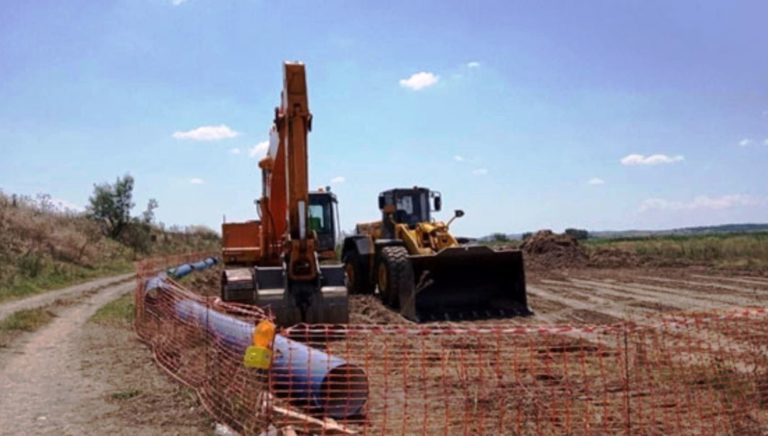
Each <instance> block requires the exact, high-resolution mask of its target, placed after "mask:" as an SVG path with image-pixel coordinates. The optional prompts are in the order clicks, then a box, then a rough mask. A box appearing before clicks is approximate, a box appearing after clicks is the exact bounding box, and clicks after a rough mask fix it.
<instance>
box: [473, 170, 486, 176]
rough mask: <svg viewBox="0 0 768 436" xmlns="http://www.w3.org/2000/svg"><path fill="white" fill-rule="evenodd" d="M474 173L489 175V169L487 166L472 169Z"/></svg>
mask: <svg viewBox="0 0 768 436" xmlns="http://www.w3.org/2000/svg"><path fill="white" fill-rule="evenodd" d="M472 174H474V175H476V176H485V175H488V169H487V168H478V169H476V170H472Z"/></svg>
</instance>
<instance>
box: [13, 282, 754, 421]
mask: <svg viewBox="0 0 768 436" xmlns="http://www.w3.org/2000/svg"><path fill="white" fill-rule="evenodd" d="M218 274H219V271H218V270H211V271H207V272H205V273H202V274H200V275H197V276H195V278H191V279H190V280H189V281H185V283H184V285H185V286H186V287H188V288H189V289H190V290H193V291H197V292H199V293H202V294H207V295H217V294H218ZM133 287H134V283H133V282H127V283H124V284H121V285H114V286H110V285H108V286H107V287H105V288H101V289H100V288H99V287H98V286H97V287H90V288H89V287H86V288H83V289H81V290H80V291H79V292H74V291H72V292H73V293H72V294H71V295H70V294H67V295H70V296H71V297H72V298H70V299H69V300H68V301H67V300H65V302H64V303H61V304H59V305H58V306H57V307H56V308H55V313H56V315H57V317H56V318H55V319H54V320H53V322H52V323H51V324H49V325H48V326H46V327H44V328H43V329H41V330H39V331H37V332H35V333H31V334H26V335H24V336H22V337H21V338H18V340H16V341H15V343H14V344H12V346H11V347H10V348H7V349H2V350H0V389H1V390H2V392H3V395H2V396H1V397H0V422H3V423H4V425H3V426H2V427H1V428H0V434H30V433H32V434H53V433H56V434H59V433H64V434H93V433H106V432H110V433H117V434H129V433H136V432H137V431H138V432H139V433H141V434H206V433H210V432H211V430H210V429H211V423H210V421H209V418H207V417H206V415H205V413H204V412H203V411H202V410H201V409H200V406H199V405H198V403H197V401H196V400H195V397H194V394H193V393H192V391H190V390H188V389H187V388H185V387H183V386H182V385H180V384H177V383H175V382H174V381H173V380H172V379H170V378H169V377H167V376H166V375H165V374H164V373H163V372H162V370H160V369H159V368H158V367H157V365H156V364H155V363H154V361H153V359H152V356H151V354H150V351H149V350H147V348H146V347H144V346H143V345H142V344H141V343H140V342H139V341H138V340H137V339H136V336H135V334H134V332H133V331H132V329H131V328H130V326H128V325H101V324H94V323H89V322H87V320H88V318H89V317H90V316H91V315H92V314H93V313H94V312H95V311H96V310H97V309H98V308H99V307H100V306H102V305H103V304H105V303H107V302H109V301H111V300H112V299H114V298H116V297H118V296H119V295H121V294H124V293H126V292H130V291H131V290H133ZM54 295H56V294H55V293H53V294H50V296H48V295H45V296H40V297H34V298H41V297H45V300H44V301H43V300H41V301H40V302H37V304H42V303H48V302H50V301H53V300H49V299H55V297H54ZM528 296H529V305H530V306H531V308H532V309H533V311H534V313H535V315H534V316H532V317H526V318H516V319H509V320H504V321H503V322H504V323H505V324H512V325H515V324H521V325H522V324H527V325H531V324H533V325H536V324H563V323H574V324H580V323H590V324H603V323H613V322H615V321H618V320H623V319H632V320H642V319H647V317H648V316H650V315H653V314H658V313H669V312H678V311H691V310H693V311H697V310H710V309H717V308H729V307H745V306H764V305H765V301H768V298H767V297H768V278H766V277H761V276H749V275H742V274H725V273H722V272H714V273H713V272H710V271H707V270H705V269H700V268H650V267H644V268H624V269H622V268H611V269H598V268H589V267H579V268H571V269H559V270H548V269H547V270H543V269H538V268H535V269H532V270H531V271H529V274H528ZM23 301H25V300H22V301H18V302H12V303H6V305H0V314H3V313H11V312H12V311H13V310H11V309H8V307H10V306H8V305H9V304H14V305H16V306H13V307H14V309H16V308H18V309H21V308H28V307H33V306H34V304H32V303H30V302H27V303H23ZM350 308H351V312H352V313H351V321H352V323H354V324H403V323H406V322H407V321H406V320H405V319H404V318H402V317H400V316H399V315H398V314H397V313H395V312H393V311H392V310H390V309H388V308H386V307H385V306H383V305H382V304H381V302H380V301H379V300H378V298H377V297H376V296H375V295H356V296H352V297H351V301H350ZM487 322H488V323H494V324H498V323H500V321H499V320H492V321H487ZM482 323H484V321H481V322H479V324H482ZM440 324H441V325H446V324H447V325H452V323H440ZM475 324H478V323H477V322H476V323H475ZM390 340H392V341H394V340H395V339H390ZM425 340H426V339H424V338H421V339H420V341H422V343H421V344H419V346H420V347H421V348H424V349H432V348H434V349H435V353H436V354H435V355H436V356H437V355H438V354H440V353H442V352H440V351H439V350H438V348H440V347H442V346H444V345H445V346H447V347H448V348H447V349H452V348H451V347H454V348H455V347H456V346H460V345H462V344H444V343H443V342H440V340H436V342H435V344H433V345H430V344H425V343H423V342H424V341H425ZM574 340H575V339H574ZM465 345H466V346H470V345H471V344H465ZM398 346H403V347H408V344H407V343H405V342H403V343H402V344H401V343H398ZM390 371H395V372H393V374H397V370H396V368H391V369H390ZM546 376H547V377H549V376H550V375H546ZM435 383H437V381H436V382H435ZM542 383H545V384H546V383H548V382H547V380H544V381H543V382H542ZM443 388H444V387H443ZM372 389H375V386H374V385H373V381H372ZM499 394H500V393H497V394H495V395H496V396H498V395H499ZM390 395H393V393H392V392H390ZM394 395H397V396H398V398H399V397H400V395H399V394H397V393H396V392H395V393H394ZM402 396H403V397H404V396H405V393H403V394H402ZM391 401H392V399H389V400H387V401H386V402H389V404H390V406H387V405H386V404H385V405H384V406H383V407H394V406H395V405H396V404H395V403H392V402H391ZM489 401H490V400H489ZM498 401H501V400H498ZM386 402H385V403H386ZM488 406H489V407H495V406H491V405H490V403H489V405H488ZM507 406H509V407H512V405H511V404H507V405H501V404H499V407H503V408H507ZM392 410H394V409H392ZM372 411H373V410H372ZM9 422H10V423H13V425H12V426H10V427H9V426H7V425H5V423H9Z"/></svg>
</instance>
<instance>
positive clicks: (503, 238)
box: [490, 233, 509, 242]
mask: <svg viewBox="0 0 768 436" xmlns="http://www.w3.org/2000/svg"><path fill="white" fill-rule="evenodd" d="M490 238H491V241H492V242H509V236H507V235H505V234H504V233H493V234H491V236H490Z"/></svg>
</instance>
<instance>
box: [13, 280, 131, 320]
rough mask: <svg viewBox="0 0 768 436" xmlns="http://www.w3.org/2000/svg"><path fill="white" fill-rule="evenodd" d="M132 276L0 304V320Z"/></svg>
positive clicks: (80, 285)
mask: <svg viewBox="0 0 768 436" xmlns="http://www.w3.org/2000/svg"><path fill="white" fill-rule="evenodd" d="M134 276H135V275H134V274H133V273H129V274H122V275H119V276H112V277H104V278H100V279H96V280H92V281H89V282H86V283H81V284H79V285H75V286H70V287H67V288H63V289H59V290H56V291H51V292H46V293H43V294H38V295H33V296H31V297H27V298H22V299H19V300H13V301H9V302H6V303H0V320H1V319H3V318H5V317H6V316H8V315H10V314H12V313H14V312H18V311H19V310H25V309H34V308H36V307H42V306H47V305H49V304H51V303H53V302H54V301H55V300H58V299H64V298H77V297H79V296H81V295H84V294H86V293H89V292H93V291H95V290H97V289H101V288H104V287H108V286H114V285H116V284H118V283H122V282H125V281H127V280H131V279H132V278H134Z"/></svg>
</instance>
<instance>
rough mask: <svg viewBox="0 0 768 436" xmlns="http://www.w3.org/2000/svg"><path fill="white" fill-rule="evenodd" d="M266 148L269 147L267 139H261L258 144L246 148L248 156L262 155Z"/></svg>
mask: <svg viewBox="0 0 768 436" xmlns="http://www.w3.org/2000/svg"><path fill="white" fill-rule="evenodd" d="M267 149H269V141H261V142H259V143H258V144H256V145H254V146H253V147H251V148H249V149H248V156H250V157H261V156H264V154H265V153H266V152H267Z"/></svg>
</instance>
